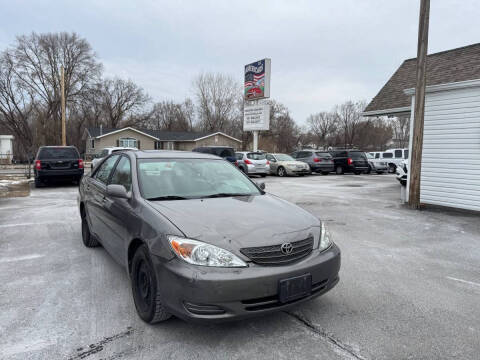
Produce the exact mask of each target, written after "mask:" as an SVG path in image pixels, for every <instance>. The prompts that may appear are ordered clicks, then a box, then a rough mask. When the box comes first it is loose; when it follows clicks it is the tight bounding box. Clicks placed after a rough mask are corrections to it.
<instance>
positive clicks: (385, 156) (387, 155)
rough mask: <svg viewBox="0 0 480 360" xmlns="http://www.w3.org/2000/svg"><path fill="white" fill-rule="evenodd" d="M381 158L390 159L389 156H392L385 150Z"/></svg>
mask: <svg viewBox="0 0 480 360" xmlns="http://www.w3.org/2000/svg"><path fill="white" fill-rule="evenodd" d="M383 158H384V159H391V158H393V154H392V153H388V152H385V153H383Z"/></svg>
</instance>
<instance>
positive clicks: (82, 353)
mask: <svg viewBox="0 0 480 360" xmlns="http://www.w3.org/2000/svg"><path fill="white" fill-rule="evenodd" d="M132 333H133V328H132V327H130V326H129V327H127V330H126V331H122V332H121V333H118V334H115V335H112V336H107V337H104V338H103V339H102V340H100V341H98V342H96V343H93V344H90V345H88V346H85V347H80V348H77V354H76V355H74V356H72V357H69V358H68V360H77V359H85V358H87V357H89V356H90V355H93V354H96V353H98V352H100V351H102V350H103V346H104V345H106V344H108V343H110V342H112V341H114V340H117V339H121V338H124V337H125V336H129V335H131V334H132ZM118 355H120V356H117V357H116V358H119V357H122V356H121V355H122V354H118ZM114 359H115V358H114Z"/></svg>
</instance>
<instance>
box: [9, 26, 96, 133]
mask: <svg viewBox="0 0 480 360" xmlns="http://www.w3.org/2000/svg"><path fill="white" fill-rule="evenodd" d="M6 52H7V53H8V54H9V56H10V57H11V59H12V61H13V63H14V68H13V73H14V75H15V78H16V81H17V83H18V84H19V86H21V87H22V88H23V89H24V91H26V92H28V93H29V95H30V97H31V99H32V104H33V105H35V109H36V111H37V112H42V113H43V114H42V115H41V116H38V119H39V120H40V124H39V127H40V130H41V132H42V133H43V135H44V142H45V143H60V138H61V123H60V120H61V116H60V66H61V65H63V66H64V68H65V96H66V100H67V104H68V102H70V101H75V100H76V99H77V98H78V97H80V96H82V94H83V93H84V92H85V91H86V89H87V88H88V85H89V84H90V83H91V82H92V81H94V80H95V79H97V78H98V77H99V75H100V72H101V65H100V64H99V63H98V62H97V61H96V59H95V54H94V52H93V50H92V48H91V46H90V44H89V43H88V42H87V41H86V40H85V39H82V38H80V37H79V36H78V35H77V34H75V33H72V34H69V33H53V34H52V33H49V34H36V33H32V34H31V35H29V36H19V37H17V40H16V44H15V46H14V47H13V48H12V49H8V50H6Z"/></svg>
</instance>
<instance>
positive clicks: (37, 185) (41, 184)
mask: <svg viewBox="0 0 480 360" xmlns="http://www.w3.org/2000/svg"><path fill="white" fill-rule="evenodd" d="M43 186H45V184H44V183H43V181H42V180H40V179H38V178H35V187H36V188H37V189H38V188H40V187H43Z"/></svg>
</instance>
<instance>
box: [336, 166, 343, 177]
mask: <svg viewBox="0 0 480 360" xmlns="http://www.w3.org/2000/svg"><path fill="white" fill-rule="evenodd" d="M335 172H336V173H337V175H342V174H343V167H341V166H337V168H336V169H335Z"/></svg>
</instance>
